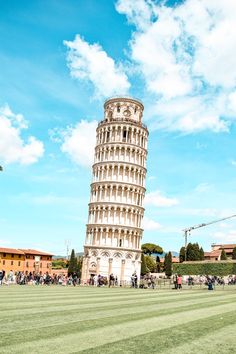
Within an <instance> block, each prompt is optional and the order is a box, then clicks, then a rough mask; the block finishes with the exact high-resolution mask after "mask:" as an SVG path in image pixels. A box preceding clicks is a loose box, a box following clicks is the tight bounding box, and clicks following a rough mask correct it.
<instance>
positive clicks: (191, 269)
mask: <svg viewBox="0 0 236 354" xmlns="http://www.w3.org/2000/svg"><path fill="white" fill-rule="evenodd" d="M173 273H177V274H181V275H217V276H224V275H232V274H233V275H235V274H236V262H227V261H225V262H220V261H219V262H211V263H210V262H209V263H205V262H186V263H185V262H184V263H178V264H177V263H175V264H173Z"/></svg>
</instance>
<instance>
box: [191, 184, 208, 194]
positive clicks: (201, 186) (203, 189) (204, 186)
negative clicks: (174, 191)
mask: <svg viewBox="0 0 236 354" xmlns="http://www.w3.org/2000/svg"><path fill="white" fill-rule="evenodd" d="M211 188H212V185H210V184H209V183H206V182H203V183H200V184H198V185H197V186H196V188H195V189H194V192H197V193H205V192H207V191H209V190H210V189H211Z"/></svg>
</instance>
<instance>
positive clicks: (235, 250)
mask: <svg viewBox="0 0 236 354" xmlns="http://www.w3.org/2000/svg"><path fill="white" fill-rule="evenodd" d="M232 259H236V247H234V248H233V254H232Z"/></svg>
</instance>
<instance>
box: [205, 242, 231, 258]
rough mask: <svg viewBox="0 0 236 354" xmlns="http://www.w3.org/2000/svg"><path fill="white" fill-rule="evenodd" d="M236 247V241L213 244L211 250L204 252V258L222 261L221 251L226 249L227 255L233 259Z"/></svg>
mask: <svg viewBox="0 0 236 354" xmlns="http://www.w3.org/2000/svg"><path fill="white" fill-rule="evenodd" d="M235 247H236V243H233V244H216V243H214V244H213V245H211V252H204V259H205V260H211V261H220V257H221V252H222V251H223V250H224V251H225V254H226V256H227V257H228V258H229V259H232V256H233V249H234V248H235Z"/></svg>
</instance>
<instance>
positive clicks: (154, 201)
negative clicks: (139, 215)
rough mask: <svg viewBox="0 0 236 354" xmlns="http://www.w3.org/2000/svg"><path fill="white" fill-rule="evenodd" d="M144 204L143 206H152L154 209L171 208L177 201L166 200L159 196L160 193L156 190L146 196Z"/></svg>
mask: <svg viewBox="0 0 236 354" xmlns="http://www.w3.org/2000/svg"><path fill="white" fill-rule="evenodd" d="M144 203H145V205H152V206H156V207H171V206H174V205H177V204H178V200H177V199H176V198H168V197H166V196H164V195H161V192H160V191H158V190H156V191H154V192H150V193H147V194H146V196H145V202H144Z"/></svg>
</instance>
